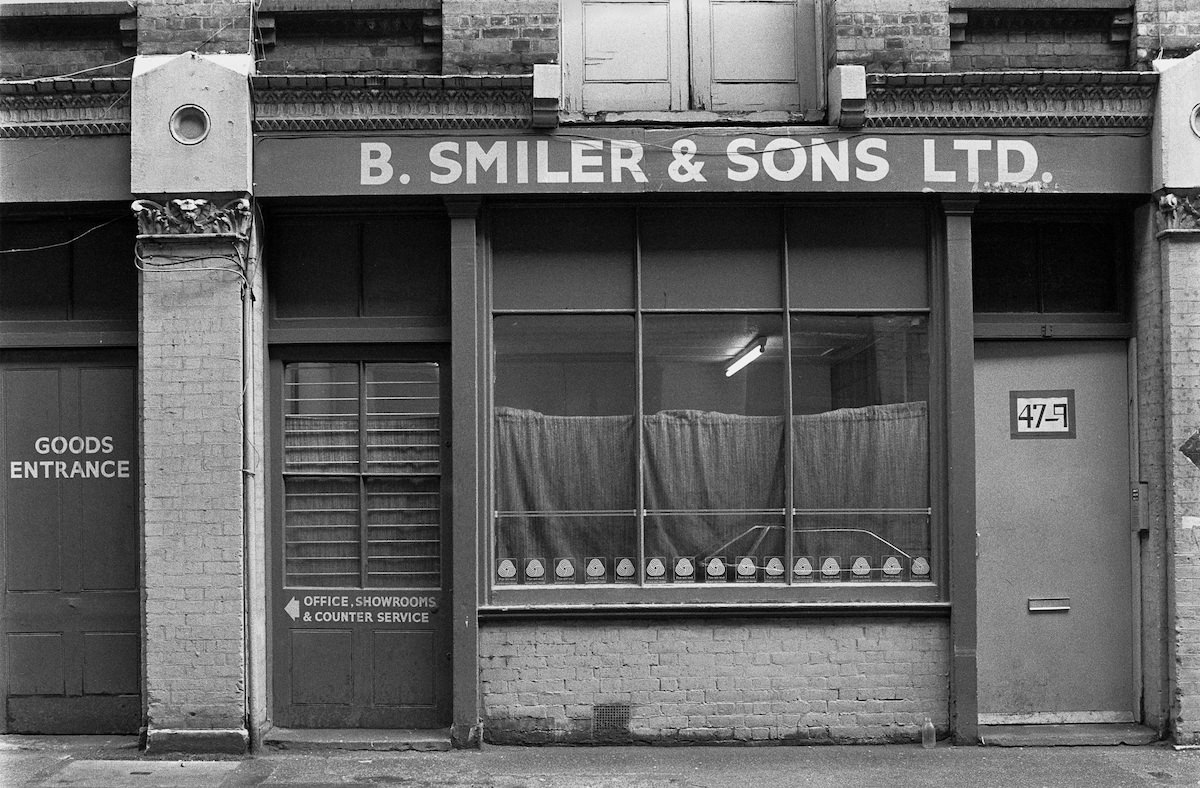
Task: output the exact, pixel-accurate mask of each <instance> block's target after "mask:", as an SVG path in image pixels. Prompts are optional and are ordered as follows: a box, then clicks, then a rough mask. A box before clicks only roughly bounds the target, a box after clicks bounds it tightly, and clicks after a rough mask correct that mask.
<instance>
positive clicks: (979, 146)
mask: <svg viewBox="0 0 1200 788" xmlns="http://www.w3.org/2000/svg"><path fill="white" fill-rule="evenodd" d="M954 149H955V150H962V151H966V152H967V183H979V154H980V153H982V152H983V151H985V150H991V149H992V141H991V140H955V141H954Z"/></svg>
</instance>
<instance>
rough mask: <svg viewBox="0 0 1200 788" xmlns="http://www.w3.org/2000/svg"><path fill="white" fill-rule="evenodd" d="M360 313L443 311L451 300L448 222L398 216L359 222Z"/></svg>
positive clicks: (416, 313) (418, 313)
mask: <svg viewBox="0 0 1200 788" xmlns="http://www.w3.org/2000/svg"><path fill="white" fill-rule="evenodd" d="M362 255H363V265H362V272H363V289H362V290H363V302H364V303H363V307H364V308H363V314H364V315H367V316H375V315H444V314H447V313H448V311H449V310H448V308H447V306H448V304H449V300H450V224H449V219H447V218H445V217H432V216H399V217H396V218H394V219H388V220H386V221H385V220H376V221H368V222H364V223H363V242H362Z"/></svg>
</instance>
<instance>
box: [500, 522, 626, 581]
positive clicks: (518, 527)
mask: <svg viewBox="0 0 1200 788" xmlns="http://www.w3.org/2000/svg"><path fill="white" fill-rule="evenodd" d="M637 544H638V540H637V522H636V521H635V520H634V518H633V516H632V514H602V513H597V512H556V513H553V514H545V515H535V514H522V513H515V512H500V514H499V516H498V517H497V518H496V565H495V567H494V571H493V575H492V578H493V582H495V583H496V584H499V585H517V584H541V583H555V584H568V585H572V584H577V583H582V584H610V583H634V582H637Z"/></svg>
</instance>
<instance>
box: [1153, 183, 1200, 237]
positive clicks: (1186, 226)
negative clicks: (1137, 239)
mask: <svg viewBox="0 0 1200 788" xmlns="http://www.w3.org/2000/svg"><path fill="white" fill-rule="evenodd" d="M1158 229H1159V232H1170V231H1172V230H1190V231H1193V232H1196V231H1200V194H1175V193H1174V192H1167V193H1166V194H1163V195H1162V196H1161V197H1159V198H1158Z"/></svg>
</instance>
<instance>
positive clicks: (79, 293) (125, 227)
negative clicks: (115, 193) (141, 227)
mask: <svg viewBox="0 0 1200 788" xmlns="http://www.w3.org/2000/svg"><path fill="white" fill-rule="evenodd" d="M121 211H122V212H121V214H120V215H119V216H118V217H117V218H115V219H109V220H107V221H106V220H105V219H104V218H103V217H96V218H61V217H60V218H54V219H36V220H31V221H23V220H19V219H12V220H7V219H6V220H5V222H4V224H3V230H2V233H0V237H2V238H3V241H0V320H37V321H77V320H122V321H125V320H130V321H131V320H134V319H135V318H136V317H137V268H136V267H135V265H134V248H133V245H134V235H135V233H136V230H135V228H134V219H133V216H132V214H130V213H129V210H128V208H124V207H123V208H122V209H121Z"/></svg>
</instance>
